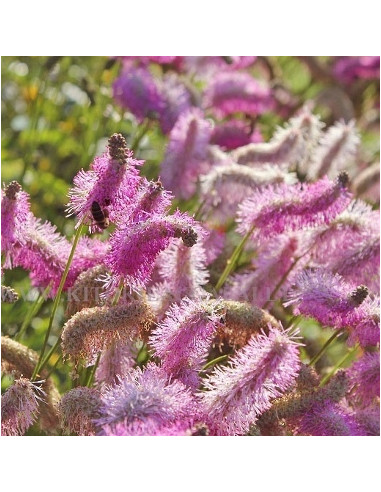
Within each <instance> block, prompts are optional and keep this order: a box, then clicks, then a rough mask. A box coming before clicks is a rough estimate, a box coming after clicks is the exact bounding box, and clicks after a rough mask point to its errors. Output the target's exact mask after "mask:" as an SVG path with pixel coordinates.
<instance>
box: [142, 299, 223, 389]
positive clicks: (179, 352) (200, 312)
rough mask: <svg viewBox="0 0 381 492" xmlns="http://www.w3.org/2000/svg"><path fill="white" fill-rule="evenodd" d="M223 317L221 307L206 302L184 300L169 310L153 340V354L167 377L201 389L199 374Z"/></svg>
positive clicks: (153, 335)
mask: <svg viewBox="0 0 381 492" xmlns="http://www.w3.org/2000/svg"><path fill="white" fill-rule="evenodd" d="M220 317H221V312H220V310H219V309H218V305H217V306H216V305H215V304H213V303H208V302H207V301H206V302H194V301H191V300H190V299H187V298H184V299H183V300H182V301H181V303H180V304H179V305H177V304H174V305H173V306H172V307H171V308H170V309H169V311H168V313H167V317H166V318H165V319H164V320H163V321H162V322H160V323H159V325H158V327H157V328H156V329H155V330H154V331H153V333H152V335H151V337H150V345H151V346H152V347H153V348H154V354H155V355H156V356H157V357H160V359H161V361H162V368H163V370H164V371H165V372H166V373H167V374H168V375H172V376H174V377H175V378H177V379H179V380H180V381H182V382H183V383H184V384H186V385H187V386H190V387H191V388H193V389H195V388H197V387H198V386H199V382H200V379H199V376H198V371H200V370H201V368H202V366H203V365H204V364H205V362H206V359H207V356H208V352H209V349H210V347H211V344H212V340H213V337H214V335H215V333H216V331H217V327H218V323H219V318H220Z"/></svg>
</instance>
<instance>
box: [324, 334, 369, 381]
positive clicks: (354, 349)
mask: <svg viewBox="0 0 381 492" xmlns="http://www.w3.org/2000/svg"><path fill="white" fill-rule="evenodd" d="M359 347H360V344H359V343H357V344H356V345H355V346H354V347H353V349H352V350H350V351H349V352H348V353H347V354H345V356H344V357H343V358H342V359H340V360H339V362H338V363H337V364H336V365H335V367H334V368H333V369H332V371H331V372H329V373H328V374H327V375H325V376H324V378H323V379H322V380H321V381H320V384H319V386H324V385H325V384H326V383H327V381H329V380H330V379H331V377H332V376H333V375H334V374H335V373H336V371H337V370H338V369H339V368H340V367H341V366H342V365H343V364H344V362H346V361H347V360H348V359H349V358H350V357H351V355H352V354H353V353H354V352H356V351H357V349H358V348H359Z"/></svg>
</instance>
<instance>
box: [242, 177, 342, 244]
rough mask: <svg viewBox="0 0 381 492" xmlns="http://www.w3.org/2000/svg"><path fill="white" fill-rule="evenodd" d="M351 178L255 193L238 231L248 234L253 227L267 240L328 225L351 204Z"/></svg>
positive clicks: (245, 203) (244, 205)
mask: <svg viewBox="0 0 381 492" xmlns="http://www.w3.org/2000/svg"><path fill="white" fill-rule="evenodd" d="M347 185H348V175H347V174H346V173H344V172H343V173H340V174H339V177H338V178H337V180H336V181H334V182H333V181H330V180H329V179H328V178H323V179H321V180H319V181H317V182H316V183H310V184H306V183H303V184H296V185H287V184H281V185H278V186H268V187H267V188H265V189H261V190H257V191H254V192H253V193H252V194H251V195H250V196H249V197H248V198H247V199H245V200H244V201H243V202H242V203H241V204H240V205H239V210H238V221H239V226H238V231H239V232H240V233H242V234H246V233H247V232H248V231H249V230H250V229H251V228H252V227H253V226H254V227H255V229H256V230H255V231H254V234H255V236H256V237H259V238H264V237H269V236H273V235H276V234H281V233H283V232H285V231H295V230H298V229H306V228H311V227H316V226H318V225H321V224H328V223H329V222H330V221H331V220H333V219H334V218H335V217H336V215H337V214H339V213H340V212H342V211H343V210H344V209H345V208H346V207H347V206H348V204H349V203H350V201H351V194H350V193H349V192H348V190H347Z"/></svg>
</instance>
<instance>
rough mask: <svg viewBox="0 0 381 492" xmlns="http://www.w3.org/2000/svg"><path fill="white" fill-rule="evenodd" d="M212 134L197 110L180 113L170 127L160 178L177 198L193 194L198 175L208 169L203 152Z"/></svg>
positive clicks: (186, 197)
mask: <svg viewBox="0 0 381 492" xmlns="http://www.w3.org/2000/svg"><path fill="white" fill-rule="evenodd" d="M211 131H212V129H211V125H210V123H209V122H208V121H207V120H205V119H204V118H203V114H202V112H201V111H200V110H199V109H196V108H194V109H191V110H189V111H187V112H185V113H182V114H181V115H180V117H179V119H178V120H177V122H176V124H175V126H174V127H173V129H172V131H171V133H170V135H169V142H168V145H167V148H166V152H165V156H164V160H163V162H162V164H161V178H162V180H163V183H164V186H165V187H166V188H168V189H169V190H171V191H173V192H174V194H175V195H176V197H177V198H184V199H188V198H190V197H191V196H192V195H193V193H194V192H195V191H196V182H197V179H198V176H199V175H200V174H203V173H205V172H206V171H207V170H208V168H209V164H208V162H207V159H206V151H207V145H208V143H209V139H210V135H211Z"/></svg>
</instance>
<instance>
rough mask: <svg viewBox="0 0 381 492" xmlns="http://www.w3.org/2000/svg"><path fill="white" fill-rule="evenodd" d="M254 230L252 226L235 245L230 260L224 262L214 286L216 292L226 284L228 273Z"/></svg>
mask: <svg viewBox="0 0 381 492" xmlns="http://www.w3.org/2000/svg"><path fill="white" fill-rule="evenodd" d="M254 228H255V226H253V227H252V228H251V229H250V230H249V231H248V232H247V233H246V234H245V236H244V237H243V239H242V240H241V242H240V243H239V244H237V246H236V248H235V250H234V251H233V253H232V255H231V256H230V258H229V259H228V261H227V262H226V266H225V269H224V271H223V272H222V274H221V276H220V278H219V279H218V282H217V284H216V287H215V290H216V292H218V291H219V290H220V288H221V287H222V286H223V285H224V283H225V282H226V279H227V278H228V276H229V275H230V273H231V272H232V270H233V269H234V267H235V264H236V263H237V260H238V258H239V256H240V255H241V253H242V251H243V248H244V247H245V244H246V243H247V241H248V239H249V237H250V236H251V235H252V233H253V231H254Z"/></svg>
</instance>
